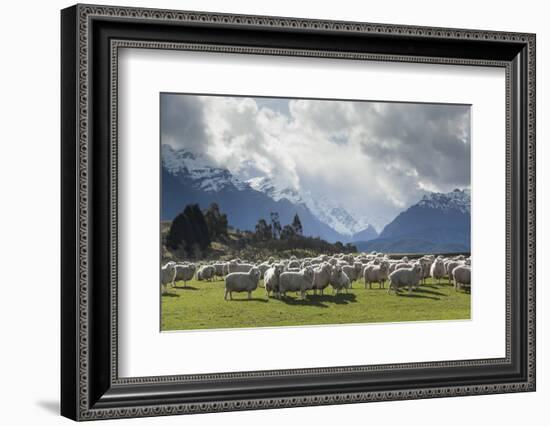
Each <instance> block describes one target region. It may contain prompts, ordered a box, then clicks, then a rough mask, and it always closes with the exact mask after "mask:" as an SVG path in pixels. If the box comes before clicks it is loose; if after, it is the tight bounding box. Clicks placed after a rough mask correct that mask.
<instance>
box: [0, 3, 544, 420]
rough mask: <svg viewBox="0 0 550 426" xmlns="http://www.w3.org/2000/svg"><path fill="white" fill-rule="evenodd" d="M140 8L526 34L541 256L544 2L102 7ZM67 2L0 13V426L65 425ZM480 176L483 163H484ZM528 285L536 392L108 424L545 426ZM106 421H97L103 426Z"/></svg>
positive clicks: (12, 6) (7, 7)
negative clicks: (533, 87)
mask: <svg viewBox="0 0 550 426" xmlns="http://www.w3.org/2000/svg"><path fill="white" fill-rule="evenodd" d="M102 3H103V4H119V5H120V4H124V5H132V6H143V7H162V8H173V9H188V10H205V11H218V12H233V13H248V14H265V15H279V16H296V17H308V18H325V19H339V20H356V21H369V22H381V23H399V24H412V25H431V26H444V27H461V28H477V29H493V30H504V31H526V32H535V33H537V55H538V57H537V67H538V70H537V78H538V82H537V96H538V101H537V107H538V108H537V109H538V114H537V115H538V125H537V132H538V138H537V139H538V149H537V154H538V155H537V163H538V180H537V182H538V191H537V192H538V205H537V207H538V211H537V213H538V214H537V216H538V232H537V235H538V264H539V271H544V268H545V267H547V265H545V263H544V259H546V258H548V257H549V256H550V238H548V237H549V236H550V235H549V233H548V230H549V226H548V219H547V218H548V217H550V210H549V208H550V203H549V201H548V198H549V197H548V190H546V194H545V191H544V188H545V186H547V185H550V168H549V167H545V166H546V164H545V163H546V161H545V160H548V159H550V156H549V154H550V153H549V149H550V148H549V145H548V143H545V142H547V140H548V137H549V126H548V125H547V121H546V119H545V118H546V117H548V116H549V115H550V105H549V101H550V96H549V93H548V78H549V75H550V50H549V45H550V27H549V26H548V24H547V17H548V12H547V11H545V10H544V4H545V3H546V2H543V1H540V0H539V1H536V0H524V1H521V2H518V1H504V0H501V1H484V2H482V1H479V0H477V1H470V0H462V1H460V2H442V1H428V0H416V1H407V0H403V1H385V2H360V1H352V0H338V1H319V0H317V1H307V2H306V1H302V2H299V1H296V0H277V1H251V0H231V1H230V2H229V1H223V0H180V1H177V0H162V1H152V0H149V1H143V0H133V1H124V0H120V1H114V2H111V1H108V0H105V1H103V2H102ZM69 5H71V3H70V2H67V1H60V0H55V1H53V0H52V1H48V2H38V1H20V2H16V1H13V0H12V1H11V2H9V3H8V2H5V3H3V5H2V14H1V16H2V18H3V19H2V24H1V25H0V31H1V38H0V40H1V43H2V44H1V50H0V52H1V53H2V56H1V58H2V62H1V66H0V107H1V115H0V116H1V117H2V119H1V121H0V196H1V199H2V204H1V207H0V289H1V290H0V291H1V295H0V327H1V334H0V336H1V340H0V342H1V343H0V401H1V404H0V405H1V407H2V409H1V411H0V418H1V419H2V424H6V425H15V424H41V425H49V424H67V423H68V422H69V421H68V420H66V419H64V418H61V417H59V416H58V414H57V412H58V404H59V396H58V395H59V269H60V259H59V232H60V230H59V228H60V224H59V166H60V165H59V63H60V57H59V32H60V30H59V10H60V9H61V8H64V7H66V6H69ZM487 167H488V171H490V167H491V166H490V162H489V161H488V165H487ZM544 277H545V274H543V273H541V274H539V279H538V283H539V286H538V297H537V299H538V309H537V311H538V333H537V334H538V374H537V378H538V390H537V392H536V393H530V394H510V395H493V396H482V397H464V398H453V399H437V400H422V401H404V402H386V403H374V404H361V405H347V406H327V407H317V408H293V409H285V410H270V411H256V412H240V413H224V414H208V415H200V416H187V417H185V418H182V417H169V418H156V419H135V420H119V421H118V422H120V423H118V424H123V423H124V424H127V423H128V422H132V423H130V424H135V425H138V424H145V423H147V424H159V425H161V424H166V425H167V424H181V423H182V422H186V424H189V425H213V424H220V423H222V422H223V423H224V424H228V425H232V424H239V425H240V426H245V425H257V424H258V423H261V424H265V425H268V424H277V425H279V424H293V423H298V422H312V421H314V422H315V423H316V424H317V425H324V424H327V425H329V424H331V425H333V424H337V423H341V422H345V423H347V424H354V423H366V422H369V423H372V424H384V425H392V424H398V423H406V424H408V425H415V424H422V425H425V426H427V425H435V424H444V425H446V426H452V425H461V426H463V425H468V424H478V423H481V422H487V421H490V423H492V424H499V425H515V424H521V423H523V422H524V421H525V420H527V421H530V422H532V423H531V424H546V422H547V418H548V411H547V409H546V408H547V406H548V403H549V401H550V367H548V364H549V363H550V359H549V351H548V343H549V342H550V337H548V336H549V332H550V315H549V314H548V313H547V311H548V307H549V306H550V300H549V295H550V292H549V291H548V289H547V288H546V283H545V280H544ZM107 423H112V422H106V423H102V424H107Z"/></svg>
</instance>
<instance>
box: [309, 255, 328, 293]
mask: <svg viewBox="0 0 550 426" xmlns="http://www.w3.org/2000/svg"><path fill="white" fill-rule="evenodd" d="M331 270H332V266H330V263H327V262H323V263H321V264H320V265H319V266H318V267H317V268H315V269H313V283H312V287H313V294H317V290H319V292H320V293H321V294H323V291H324V290H325V288H327V287H328V285H329V284H330V273H331Z"/></svg>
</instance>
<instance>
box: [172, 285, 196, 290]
mask: <svg viewBox="0 0 550 426" xmlns="http://www.w3.org/2000/svg"><path fill="white" fill-rule="evenodd" d="M172 288H175V289H176V290H198V288H197V287H193V286H190V285H188V286H185V287H184V286H182V285H181V286H179V285H176V286H174V287H172Z"/></svg>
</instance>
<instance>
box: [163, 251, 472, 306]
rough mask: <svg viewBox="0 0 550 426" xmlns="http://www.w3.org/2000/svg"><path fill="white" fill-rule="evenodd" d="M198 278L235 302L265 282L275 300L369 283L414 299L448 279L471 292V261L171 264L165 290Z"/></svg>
mask: <svg viewBox="0 0 550 426" xmlns="http://www.w3.org/2000/svg"><path fill="white" fill-rule="evenodd" d="M193 277H195V278H196V279H197V280H199V281H213V280H215V279H224V280H225V293H224V299H225V300H227V299H228V298H229V299H232V296H233V293H236V292H246V293H248V298H249V299H250V298H251V297H252V292H253V291H255V290H256V289H257V288H258V285H259V284H260V280H261V279H262V278H263V280H264V281H263V284H264V288H265V292H266V294H267V296H268V297H269V296H270V295H272V296H273V297H277V298H280V297H284V296H286V293H288V292H296V293H299V294H300V297H301V298H302V299H305V297H306V294H307V292H308V291H313V294H317V292H318V291H319V293H320V294H323V291H324V290H325V289H326V288H327V287H328V286H329V285H330V286H331V287H332V293H333V294H338V293H340V292H342V291H344V292H346V293H347V291H348V289H349V288H351V287H352V283H353V282H354V281H360V280H361V279H362V280H363V281H364V284H365V288H367V286H368V287H369V288H372V284H373V283H377V284H378V286H379V287H380V288H384V286H385V282H386V280H387V281H389V286H388V293H389V292H390V291H391V290H393V291H394V292H395V293H397V292H398V291H399V290H400V289H401V288H407V289H408V291H409V293H411V292H412V290H413V289H416V288H418V286H419V285H420V284H421V283H425V280H426V278H428V277H432V278H434V279H437V282H438V283H441V280H442V279H446V280H448V283H449V284H451V282H453V283H454V287H455V289H457V290H458V289H459V288H462V287H468V288H469V287H470V279H471V258H470V257H465V256H463V255H459V256H453V257H443V256H434V255H425V256H422V257H420V258H418V259H415V260H409V259H408V258H407V257H403V258H401V259H400V260H393V259H390V258H389V257H388V256H387V255H385V254H383V253H376V252H373V253H368V254H367V253H361V254H358V255H351V254H337V255H334V256H327V255H322V256H318V257H314V258H303V259H297V258H296V257H294V256H293V257H291V258H290V259H283V260H278V261H277V260H275V259H274V258H273V257H270V258H269V259H268V260H266V261H264V262H261V263H256V264H253V263H247V262H243V261H241V260H240V259H234V260H231V261H228V262H214V263H210V264H202V265H201V264H194V263H187V262H186V263H176V262H172V261H171V262H168V263H166V264H165V265H164V266H162V268H161V288H162V291H163V293H166V291H167V288H168V285H169V284H171V285H172V286H174V285H175V283H176V281H183V283H184V286H185V285H186V283H187V281H190V280H191V279H193Z"/></svg>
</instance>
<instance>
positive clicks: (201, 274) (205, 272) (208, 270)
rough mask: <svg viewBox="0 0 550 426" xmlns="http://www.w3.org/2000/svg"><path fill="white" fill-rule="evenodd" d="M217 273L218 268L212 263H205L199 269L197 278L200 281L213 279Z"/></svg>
mask: <svg viewBox="0 0 550 426" xmlns="http://www.w3.org/2000/svg"><path fill="white" fill-rule="evenodd" d="M215 274H216V268H215V267H214V266H212V265H203V266H201V267H200V268H199V270H198V271H197V280H198V281H203V280H206V281H212V280H213V279H214V275H215Z"/></svg>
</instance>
